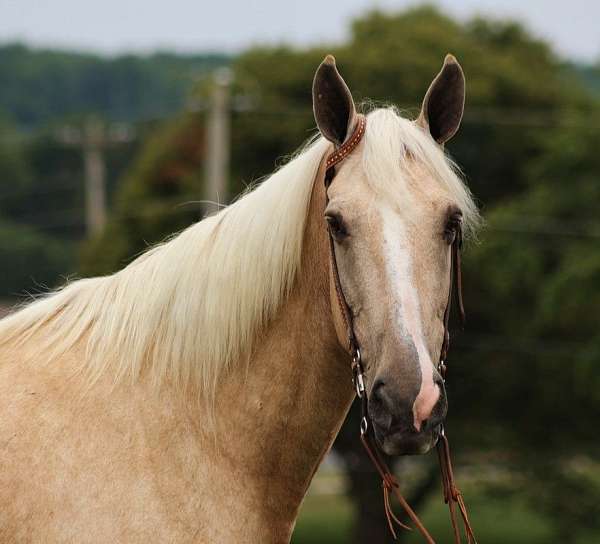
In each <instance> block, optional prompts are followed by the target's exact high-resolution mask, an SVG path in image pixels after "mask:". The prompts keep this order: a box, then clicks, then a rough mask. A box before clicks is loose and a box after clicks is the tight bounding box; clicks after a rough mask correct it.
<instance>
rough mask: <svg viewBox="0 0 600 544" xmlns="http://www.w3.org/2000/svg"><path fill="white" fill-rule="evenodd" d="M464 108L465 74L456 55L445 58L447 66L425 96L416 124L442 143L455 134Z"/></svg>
mask: <svg viewBox="0 0 600 544" xmlns="http://www.w3.org/2000/svg"><path fill="white" fill-rule="evenodd" d="M464 107H465V75H464V74H463V71H462V68H461V67H460V64H458V61H457V60H456V59H455V58H454V56H453V55H446V58H445V59H444V66H442V69H441V71H440V73H439V74H438V75H437V76H436V77H435V79H434V80H433V81H432V83H431V85H430V86H429V89H428V90H427V93H426V94H425V98H424V99H423V106H422V107H421V113H420V114H419V117H418V118H417V123H418V124H419V125H421V126H422V127H423V128H425V129H428V130H429V132H430V133H431V136H432V138H433V139H434V140H435V141H436V142H438V143H439V144H443V143H444V142H447V141H448V140H449V139H450V138H452V136H454V134H456V131H457V130H458V127H459V126H460V121H461V119H462V116H463V110H464Z"/></svg>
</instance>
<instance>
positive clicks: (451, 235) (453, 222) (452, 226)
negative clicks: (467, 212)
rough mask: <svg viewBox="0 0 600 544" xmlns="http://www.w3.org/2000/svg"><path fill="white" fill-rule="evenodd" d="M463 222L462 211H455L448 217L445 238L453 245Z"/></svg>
mask: <svg viewBox="0 0 600 544" xmlns="http://www.w3.org/2000/svg"><path fill="white" fill-rule="evenodd" d="M461 224H462V213H460V212H458V211H457V212H454V213H452V214H451V215H450V217H448V220H447V221H446V226H445V227H444V240H446V242H447V243H448V245H451V244H453V243H454V240H455V239H456V236H457V234H458V231H459V229H460V227H461Z"/></svg>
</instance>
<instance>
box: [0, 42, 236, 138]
mask: <svg viewBox="0 0 600 544" xmlns="http://www.w3.org/2000/svg"><path fill="white" fill-rule="evenodd" d="M228 62H229V57H228V56H227V55H224V54H220V53H207V54H199V55H182V54H172V53H155V54H152V55H149V56H139V55H122V56H118V57H112V58H105V57H101V56H98V55H92V54H84V53H75V52H62V51H54V50H40V49H32V48H29V47H26V46H24V45H20V44H9V45H4V46H2V47H0V113H1V114H2V115H4V116H6V117H8V120H9V121H10V122H12V123H14V124H16V125H17V126H18V127H21V128H35V127H38V126H40V125H41V124H44V123H48V122H49V121H54V120H57V119H63V118H65V117H73V116H77V115H82V114H89V113H94V114H99V115H101V116H103V117H105V118H108V119H114V120H118V121H137V120H140V119H148V118H155V117H162V116H166V115H171V114H173V113H175V112H178V111H180V110H181V109H182V107H183V106H184V104H185V101H186V97H187V96H188V93H189V91H190V88H191V87H192V86H193V84H194V81H195V80H196V79H197V78H198V77H200V76H202V75H203V74H206V72H207V71H210V70H212V69H214V68H215V67H217V66H221V65H223V64H226V63H228Z"/></svg>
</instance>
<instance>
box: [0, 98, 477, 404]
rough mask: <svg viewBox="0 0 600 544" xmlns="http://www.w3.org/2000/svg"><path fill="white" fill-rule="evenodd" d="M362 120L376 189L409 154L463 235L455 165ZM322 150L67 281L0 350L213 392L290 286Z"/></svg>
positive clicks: (471, 210) (9, 323)
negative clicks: (68, 358)
mask: <svg viewBox="0 0 600 544" xmlns="http://www.w3.org/2000/svg"><path fill="white" fill-rule="evenodd" d="M368 117H369V121H368V123H367V132H366V136H365V145H364V151H363V157H362V160H363V165H364V167H365V171H366V172H367V175H368V178H369V179H370V180H371V182H372V183H373V185H374V186H375V187H376V188H377V189H378V190H385V191H401V190H402V189H403V188H402V187H398V186H395V187H389V186H386V185H385V183H386V180H389V179H394V178H395V179H398V178H399V176H398V171H399V170H400V171H403V170H404V169H405V168H406V167H407V165H406V164H405V161H404V159H403V158H402V157H405V156H407V155H410V156H411V157H415V158H416V159H418V160H419V161H421V162H422V163H423V164H425V165H426V167H427V168H428V169H429V171H430V172H431V174H432V175H433V176H434V177H435V178H436V179H438V180H439V182H440V183H441V184H442V185H443V186H444V187H445V188H446V189H447V190H448V192H450V193H451V194H453V196H454V198H456V199H457V201H458V204H459V205H460V206H461V207H462V209H463V213H464V215H465V221H466V224H467V228H468V227H469V225H474V224H475V223H476V222H477V217H478V216H477V210H476V207H475V205H474V204H473V201H472V199H471V196H470V194H469V192H468V190H467V189H466V187H465V186H464V185H463V183H462V182H461V181H460V179H459V176H458V175H457V171H456V169H455V167H454V165H453V163H452V162H451V161H450V160H449V159H447V157H446V156H445V155H444V153H443V151H442V150H441V149H440V148H439V147H438V146H437V145H436V144H435V143H434V142H433V140H431V138H429V137H428V136H426V134H425V132H424V131H422V130H420V129H419V128H418V127H416V126H415V125H414V123H412V122H410V121H408V120H406V119H403V118H402V117H400V116H399V115H398V113H397V112H396V111H395V110H393V109H391V108H386V109H379V110H375V111H374V112H372V113H371V114H369V116H368ZM329 146H330V144H329V143H328V142H327V141H326V140H324V139H323V138H319V139H317V140H315V141H313V142H312V143H310V144H309V145H308V146H307V147H305V148H304V150H303V151H302V152H300V153H299V154H298V155H296V157H295V158H293V159H292V160H291V161H290V162H288V163H287V164H286V165H285V166H284V167H282V168H281V169H280V170H278V171H277V172H275V173H274V174H273V175H271V176H270V177H269V178H268V179H266V180H265V181H264V182H263V183H262V184H261V185H260V186H259V187H258V188H256V189H255V190H253V191H251V192H249V193H247V194H246V195H245V196H243V197H242V198H240V199H239V200H238V201H236V202H235V203H234V204H232V205H230V206H229V207H227V208H226V209H224V210H222V211H221V212H219V213H217V214H216V215H213V216H211V217H208V218H206V219H204V220H202V221H201V222H199V223H196V224H194V225H192V226H191V227H189V228H187V229H186V230H184V231H183V232H181V233H179V234H178V235H176V236H175V237H172V238H171V239H170V240H168V241H167V242H165V243H163V244H160V245H158V246H156V247H154V248H152V249H150V250H149V251H147V252H146V253H144V254H143V255H142V256H140V257H139V258H138V259H136V260H135V261H133V262H132V263H131V264H130V265H129V266H127V267H126V268H124V269H122V270H121V271H119V272H117V273H115V274H113V275H111V276H105V277H97V278H91V279H82V280H78V281H75V282H73V283H71V284H69V285H67V286H65V287H64V288H62V289H60V290H59V291H57V292H54V293H51V294H49V295H47V296H45V297H43V298H41V299H38V300H36V301H34V302H33V303H31V304H29V305H28V306H26V307H25V308H24V309H22V310H20V311H19V312H16V313H14V314H12V315H10V316H8V317H6V318H4V319H3V320H1V321H0V345H8V346H20V345H24V344H25V343H28V350H27V351H28V352H29V353H31V352H32V350H33V351H35V357H36V358H37V359H42V360H45V361H48V362H51V361H53V360H56V358H58V357H60V356H61V355H63V354H64V353H66V352H67V351H68V350H70V349H71V348H73V347H74V346H75V345H78V344H81V345H82V346H83V347H84V349H85V350H86V351H85V357H84V361H83V363H82V370H83V371H86V372H88V374H89V376H90V378H91V380H94V379H96V378H98V377H100V376H101V375H102V374H104V373H105V372H107V371H110V372H111V374H112V375H113V376H114V379H115V381H117V380H123V379H131V380H135V379H137V378H138V377H139V376H140V375H141V374H142V373H143V372H148V373H149V376H150V379H151V380H152V381H153V382H154V383H156V384H160V383H162V382H163V381H164V380H166V379H169V380H171V381H173V382H174V383H178V384H182V385H186V384H189V383H190V382H192V383H195V384H196V385H197V386H198V387H199V388H200V389H201V390H204V391H209V392H210V391H214V390H215V387H216V385H217V383H218V382H219V379H220V377H221V376H222V375H223V373H224V372H226V371H227V369H229V368H231V367H232V365H234V364H235V363H236V362H237V361H240V360H243V359H244V356H245V355H248V354H249V353H250V352H251V349H252V345H253V342H254V339H255V337H256V334H257V332H258V331H260V329H261V327H263V326H264V325H265V324H266V323H267V322H268V321H269V319H271V318H272V317H273V315H274V314H275V312H276V311H277V309H278V308H279V307H280V305H281V303H282V301H283V300H284V299H285V297H286V295H287V293H288V292H289V291H290V288H291V287H292V285H293V282H294V279H295V277H296V275H297V274H298V271H299V269H300V266H301V254H302V242H303V235H304V231H305V226H306V220H307V214H308V206H309V202H310V196H311V193H312V188H313V182H314V180H315V177H316V174H317V171H318V168H319V165H320V164H321V161H322V159H323V156H324V154H325V152H326V151H327V150H328V149H329ZM407 152H408V153H407ZM390 170H393V171H394V175H391V173H390ZM400 179H402V176H400ZM405 189H406V188H405ZM32 346H35V348H32Z"/></svg>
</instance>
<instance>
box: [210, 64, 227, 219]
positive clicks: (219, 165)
mask: <svg viewBox="0 0 600 544" xmlns="http://www.w3.org/2000/svg"><path fill="white" fill-rule="evenodd" d="M231 81H232V73H231V70H230V69H229V68H220V69H219V70H217V71H216V72H215V74H214V76H213V86H212V96H211V99H210V106H209V113H208V123H207V125H206V141H207V157H206V172H205V176H206V182H205V192H206V194H205V195H204V197H205V199H206V200H207V201H209V202H207V204H206V205H205V208H204V209H205V212H206V213H207V214H210V213H214V212H216V211H217V210H218V209H219V205H220V204H226V203H227V198H228V190H227V185H228V182H229V156H230V147H231V144H230V126H229V125H230V118H229V117H230V85H231ZM213 202H214V204H213Z"/></svg>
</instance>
